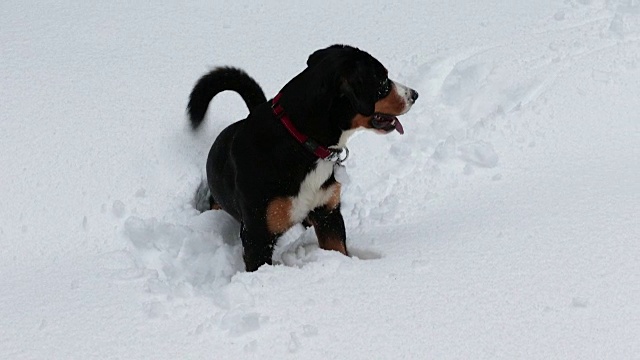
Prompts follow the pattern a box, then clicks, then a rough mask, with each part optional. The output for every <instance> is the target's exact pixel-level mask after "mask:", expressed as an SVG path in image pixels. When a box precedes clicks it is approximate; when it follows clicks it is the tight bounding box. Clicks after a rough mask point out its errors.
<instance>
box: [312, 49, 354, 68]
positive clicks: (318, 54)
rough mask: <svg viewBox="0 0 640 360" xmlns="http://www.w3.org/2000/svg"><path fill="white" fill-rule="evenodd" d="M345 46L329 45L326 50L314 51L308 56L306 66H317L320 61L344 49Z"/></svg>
mask: <svg viewBox="0 0 640 360" xmlns="http://www.w3.org/2000/svg"><path fill="white" fill-rule="evenodd" d="M346 47H347V46H346V45H340V44H336V45H331V46H329V47H328V48H325V49H320V50H316V51H315V52H314V53H313V54H311V55H309V59H307V66H314V65H317V64H319V63H320V62H321V61H322V60H324V59H325V58H326V57H327V56H329V55H330V54H333V53H335V52H336V50H338V49H345V48H346Z"/></svg>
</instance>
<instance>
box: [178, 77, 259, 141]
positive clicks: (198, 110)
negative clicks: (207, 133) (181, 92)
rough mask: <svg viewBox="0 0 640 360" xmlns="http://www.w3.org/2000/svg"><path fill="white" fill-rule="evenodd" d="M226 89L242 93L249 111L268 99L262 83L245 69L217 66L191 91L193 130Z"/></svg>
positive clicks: (189, 106) (189, 110) (189, 109)
mask: <svg viewBox="0 0 640 360" xmlns="http://www.w3.org/2000/svg"><path fill="white" fill-rule="evenodd" d="M226 90H231V91H235V92H237V93H238V94H240V96H241V97H242V99H243V100H244V102H245V103H246V104H247V107H248V108H249V111H252V110H253V109H254V108H255V107H256V106H258V105H260V104H262V103H264V102H266V101H267V98H266V97H265V96H264V92H263V91H262V88H261V87H260V85H258V83H257V82H256V81H255V80H254V79H253V78H252V77H250V76H249V75H248V74H247V73H246V72H244V71H243V70H240V69H238V68H233V67H219V68H216V69H214V70H212V71H211V72H209V73H207V74H205V75H204V76H203V77H201V78H200V80H198V82H197V83H196V85H195V86H194V88H193V90H192V91H191V96H190V97H189V105H187V112H188V113H189V119H190V120H191V127H192V128H193V130H196V129H197V128H198V127H199V126H200V124H202V121H203V120H204V114H205V113H206V112H207V108H208V107H209V102H210V101H211V99H213V97H214V96H216V95H218V94H219V93H221V92H223V91H226Z"/></svg>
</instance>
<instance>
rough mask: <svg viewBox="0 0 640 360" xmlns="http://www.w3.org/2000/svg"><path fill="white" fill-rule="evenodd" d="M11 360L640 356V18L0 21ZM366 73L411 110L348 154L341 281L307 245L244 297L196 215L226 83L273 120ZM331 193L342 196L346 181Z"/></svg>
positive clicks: (250, 283)
mask: <svg viewBox="0 0 640 360" xmlns="http://www.w3.org/2000/svg"><path fill="white" fill-rule="evenodd" d="M0 23H1V24H2V30H1V31H0V49H1V51H2V60H1V61H0V75H1V79H2V80H1V82H0V104H2V105H1V108H2V111H1V112H0V164H1V165H2V168H3V171H2V174H1V175H0V190H1V192H2V194H3V196H2V207H0V246H1V249H2V250H1V251H0V274H1V275H0V358H3V359H42V358H48V359H72V358H74V359H110V358H118V359H122V358H125V359H142V358H149V359H175V358H193V359H198V358H207V359H209V358H214V359H237V358H248V359H254V358H255V359H258V358H260V359H272V358H273V359H275V358H283V357H284V358H286V357H289V358H306V359H325V358H340V359H342V358H344V359H372V358H381V359H398V358H409V359H428V358H434V359H459V358H473V359H496V358H503V359H514V358H518V359H553V358H562V359H566V358H579V359H603V358H607V359H631V358H637V357H639V356H640V336H638V334H640V305H638V304H640V246H638V240H640V221H638V218H640V163H639V162H638V159H640V118H639V111H638V95H637V94H638V93H639V91H640V3H639V2H638V1H635V0H589V1H583V0H566V1H557V0H542V1H535V2H527V3H522V2H521V3H519V4H518V3H515V2H510V1H493V2H491V3H487V2H477V1H468V0H465V1H458V2H448V1H438V0H428V1H406V2H401V3H388V2H371V1H361V0H358V1H350V2H347V3H345V2H341V1H340V2H339V1H312V2H296V1H280V2H277V3H253V2H251V3H249V2H242V1H236V2H231V1H217V2H208V1H196V2H190V3H189V4H179V3H177V2H176V3H167V4H161V5H160V4H154V5H151V4H148V3H142V2H126V1H116V2H110V3H105V4H98V3H92V2H85V3H78V2H70V1H58V2H38V3H35V2H33V3H31V2H18V1H5V2H2V3H1V4H0ZM333 43H347V44H351V45H354V46H358V47H360V48H362V49H365V50H367V51H369V52H370V53H372V54H373V55H374V56H376V57H377V58H378V59H379V60H381V62H382V63H383V64H385V65H386V66H387V68H388V69H389V71H390V75H391V77H392V78H394V79H395V80H397V81H399V82H401V83H403V84H407V85H408V86H410V87H412V88H415V89H416V90H418V91H419V92H420V99H419V100H418V101H417V103H416V105H415V106H414V107H413V108H412V110H411V111H410V112H409V113H408V114H406V115H404V116H402V119H401V121H402V123H403V126H404V129H405V134H404V135H399V134H397V133H393V134H390V135H387V136H381V135H377V134H373V133H366V132H358V133H356V134H355V135H354V136H353V137H352V138H351V139H350V140H349V148H350V150H351V151H350V156H349V159H348V160H347V161H346V162H345V164H344V165H345V168H344V169H341V171H340V175H339V176H340V178H341V179H344V180H345V181H344V183H345V184H344V186H343V195H342V198H343V205H342V212H343V215H344V217H345V223H346V227H347V236H348V240H347V243H348V247H349V249H350V251H351V252H352V254H353V256H352V257H350V258H347V257H344V256H342V255H340V254H338V253H335V252H327V251H323V250H320V249H318V246H317V240H316V238H315V235H314V234H313V231H306V230H304V229H303V228H301V227H296V228H294V229H292V230H290V231H289V232H288V233H287V234H285V235H284V236H283V238H282V239H280V241H279V243H278V246H277V248H276V253H275V255H274V258H275V260H276V261H277V265H274V266H263V267H261V268H260V269H259V270H258V271H256V272H254V273H246V272H244V271H242V269H243V263H242V256H241V254H242V248H241V246H240V244H239V241H238V235H237V234H238V225H237V224H236V223H235V222H234V221H233V219H232V218H231V217H230V216H228V215H226V214H225V213H223V212H220V211H207V212H204V213H199V212H198V211H196V210H195V209H194V206H193V204H192V200H193V195H194V192H195V191H196V189H197V187H198V185H199V184H200V181H201V179H202V176H203V166H204V161H205V159H206V155H207V152H208V149H209V146H210V145H211V142H212V141H213V138H214V137H215V136H216V134H217V133H218V132H219V131H220V130H221V129H222V128H224V127H225V126H226V125H228V124H229V123H231V121H233V120H234V119H240V118H242V117H244V115H245V114H246V107H245V106H244V104H243V103H242V100H241V99H240V98H239V97H238V96H237V95H234V94H226V93H225V94H221V95H220V96H219V97H217V98H216V99H215V100H214V101H213V102H212V105H211V107H210V111H209V114H208V120H207V122H206V124H205V126H204V129H203V131H202V133H200V134H197V135H195V136H193V135H192V134H191V133H190V132H189V130H188V126H187V122H186V119H185V113H184V108H185V106H186V102H187V97H188V94H189V91H190V90H191V87H192V86H193V84H194V83H195V81H196V80H197V78H198V77H199V76H200V75H201V74H203V73H204V72H205V71H207V70H208V69H209V68H211V67H213V66H216V65H234V66H238V67H241V68H244V69H245V70H247V72H248V73H249V74H251V75H252V76H254V77H255V78H256V79H257V80H258V81H259V82H260V83H261V84H262V86H263V87H264V89H265V92H266V93H267V95H268V96H269V94H272V95H273V94H275V93H276V92H277V90H278V89H279V88H280V87H281V86H282V85H284V84H285V82H286V81H287V80H288V79H290V78H291V77H293V76H294V75H295V74H297V73H298V72H299V71H301V70H302V68H303V67H304V65H305V61H306V58H307V56H308V55H309V54H310V53H311V52H313V51H314V50H316V49H318V48H321V47H325V46H327V45H330V44H333ZM343 170H344V171H343Z"/></svg>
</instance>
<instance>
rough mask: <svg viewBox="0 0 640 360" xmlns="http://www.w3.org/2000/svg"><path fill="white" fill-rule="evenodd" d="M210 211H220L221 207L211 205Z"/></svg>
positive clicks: (214, 204)
mask: <svg viewBox="0 0 640 360" xmlns="http://www.w3.org/2000/svg"><path fill="white" fill-rule="evenodd" d="M211 210H222V206H220V205H218V204H216V203H213V204H211Z"/></svg>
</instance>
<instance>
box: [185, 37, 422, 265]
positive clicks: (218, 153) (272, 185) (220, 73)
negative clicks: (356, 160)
mask: <svg viewBox="0 0 640 360" xmlns="http://www.w3.org/2000/svg"><path fill="white" fill-rule="evenodd" d="M227 90H231V91H234V92H236V93H238V94H239V95H240V96H241V97H242V99H243V100H244V102H245V103H246V105H247V107H248V108H249V115H248V116H247V118H246V119H243V120H240V121H237V122H235V123H233V124H231V125H229V126H228V127H227V128H225V129H224V130H223V131H222V132H221V133H220V134H219V135H218V137H217V138H216V139H215V141H214V143H213V145H212V146H211V150H210V152H209V156H208V159H207V164H206V173H207V180H206V182H207V186H208V193H209V194H208V196H207V199H208V201H209V208H211V209H222V210H224V211H226V212H227V213H229V214H231V215H232V216H233V217H234V218H235V219H236V220H238V221H239V222H240V224H241V230H240V238H241V240H242V246H243V259H244V263H245V267H246V270H247V271H255V270H257V269H258V268H259V267H260V266H261V265H263V264H271V262H272V259H271V258H272V255H273V248H274V245H275V243H276V241H277V239H278V238H279V237H280V236H281V235H282V234H283V233H284V232H286V231H287V230H288V229H290V228H291V227H293V226H294V225H296V224H303V225H305V226H307V227H309V226H313V227H314V229H315V233H316V235H317V238H318V243H319V246H320V248H322V249H325V250H335V251H339V252H341V253H342V254H344V255H347V256H348V254H349V252H348V251H347V244H346V233H345V225H344V220H343V217H342V214H341V213H340V183H339V182H338V181H337V180H336V177H335V174H334V170H335V169H336V166H338V165H339V164H341V162H342V161H343V160H344V159H345V157H346V156H348V152H347V151H348V149H347V148H346V143H347V140H348V139H349V137H350V136H351V135H352V134H353V133H354V132H355V131H357V130H359V129H362V128H364V129H373V130H375V131H377V132H379V133H383V134H388V133H391V132H393V131H394V130H395V131H398V132H399V133H400V134H403V133H404V129H403V127H402V124H401V123H400V121H399V120H398V118H397V116H399V115H402V114H405V113H406V112H407V111H409V109H410V108H411V106H412V105H413V104H414V103H415V101H416V100H417V99H418V93H417V92H416V91H415V90H413V89H410V88H408V87H406V86H404V85H402V84H399V83H397V82H395V81H392V80H390V79H389V77H388V72H387V69H386V68H385V67H384V66H383V65H382V64H381V63H380V62H379V61H378V60H377V59H375V58H374V57H373V56H371V55H370V54H368V53H367V52H365V51H362V50H360V49H358V48H355V47H351V46H347V45H333V46H329V47H327V48H325V49H320V50H317V51H315V52H314V53H312V54H311V55H310V56H309V58H308V60H307V67H306V68H305V69H304V70H303V71H302V72H301V73H300V74H298V75H297V76H295V77H294V78H293V79H291V80H290V81H289V82H288V83H287V84H286V85H285V86H284V87H283V88H282V90H281V91H280V92H279V93H278V94H277V95H276V96H275V97H274V98H273V99H271V100H269V101H267V99H266V97H265V95H264V92H263V90H262V88H261V87H260V85H258V83H257V82H256V81H255V80H254V79H253V78H251V77H250V76H249V75H248V74H247V73H245V72H244V71H243V70H240V69H238V68H233V67H220V68H216V69H214V70H212V71H211V72H209V73H207V74H205V75H204V76H202V77H201V78H200V79H199V80H198V81H197V83H196V84H195V86H194V88H193V90H192V92H191V95H190V98H189V103H188V105H187V113H188V117H189V120H190V123H191V127H192V129H193V130H194V131H196V130H197V129H198V128H199V127H200V125H201V124H202V122H203V120H204V117H205V114H206V111H207V108H208V106H209V102H210V101H211V100H212V99H213V97H214V96H216V95H217V94H219V93H220V92H223V91H227Z"/></svg>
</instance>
